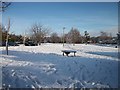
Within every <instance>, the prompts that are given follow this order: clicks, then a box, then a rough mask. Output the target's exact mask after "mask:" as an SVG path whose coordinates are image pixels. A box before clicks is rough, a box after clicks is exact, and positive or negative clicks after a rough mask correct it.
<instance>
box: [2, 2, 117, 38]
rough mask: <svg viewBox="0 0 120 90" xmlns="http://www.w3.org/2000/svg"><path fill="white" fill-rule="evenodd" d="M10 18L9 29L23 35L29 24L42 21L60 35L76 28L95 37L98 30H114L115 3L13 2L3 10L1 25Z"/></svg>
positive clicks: (115, 17)
mask: <svg viewBox="0 0 120 90" xmlns="http://www.w3.org/2000/svg"><path fill="white" fill-rule="evenodd" d="M8 17H10V18H11V24H12V26H11V32H14V33H15V34H23V33H24V32H25V30H26V31H28V30H29V28H30V27H31V25H32V24H34V23H41V24H42V25H44V26H46V27H49V28H50V29H51V32H57V33H58V34H59V35H62V28H63V27H66V29H65V33H67V32H68V31H69V30H70V29H71V28H72V27H74V28H78V29H79V31H80V33H81V34H82V35H83V33H84V31H85V30H87V31H88V32H89V33H90V34H91V35H93V36H97V35H99V33H100V31H107V32H111V33H112V34H113V35H114V34H115V33H117V27H118V6H117V3H116V2H101V3H100V2H99V3H97V2H13V3H12V4H11V6H10V7H9V8H8V9H7V11H6V12H3V14H2V18H3V24H4V25H6V24H7V19H8Z"/></svg>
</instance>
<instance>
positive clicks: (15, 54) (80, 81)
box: [0, 43, 118, 88]
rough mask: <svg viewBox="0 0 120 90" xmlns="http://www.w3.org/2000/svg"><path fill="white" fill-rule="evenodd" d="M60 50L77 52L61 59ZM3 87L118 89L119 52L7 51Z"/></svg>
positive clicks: (49, 47)
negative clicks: (74, 55)
mask: <svg viewBox="0 0 120 90" xmlns="http://www.w3.org/2000/svg"><path fill="white" fill-rule="evenodd" d="M61 50H76V51H77V53H76V57H73V53H71V54H70V55H69V57H67V56H62V52H61ZM0 51H2V54H1V55H0V60H2V62H1V63H0V65H2V85H3V87H11V88H41V87H42V88H51V87H53V88H62V87H63V88H65V87H67V88H72V87H78V88H117V86H118V49H117V48H114V47H105V46H97V45H85V44H76V45H75V46H73V45H71V44H65V46H64V47H63V46H62V44H49V43H46V44H42V45H40V46H23V45H21V46H15V47H14V46H11V47H9V55H8V56H7V55H6V51H5V47H0Z"/></svg>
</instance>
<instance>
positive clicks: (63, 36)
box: [63, 27, 65, 47]
mask: <svg viewBox="0 0 120 90" xmlns="http://www.w3.org/2000/svg"><path fill="white" fill-rule="evenodd" d="M64 30H65V27H63V47H64Z"/></svg>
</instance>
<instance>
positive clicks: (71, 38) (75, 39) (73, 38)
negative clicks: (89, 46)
mask: <svg viewBox="0 0 120 90" xmlns="http://www.w3.org/2000/svg"><path fill="white" fill-rule="evenodd" d="M67 41H68V42H71V43H73V45H75V43H79V42H80V32H79V31H78V29H76V28H75V29H74V28H72V29H71V30H70V32H68V34H67Z"/></svg>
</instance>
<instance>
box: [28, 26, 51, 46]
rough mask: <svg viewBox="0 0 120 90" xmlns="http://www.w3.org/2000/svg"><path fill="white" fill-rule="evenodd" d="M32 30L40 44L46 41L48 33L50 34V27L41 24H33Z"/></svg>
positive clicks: (33, 35) (35, 39) (33, 36)
mask: <svg viewBox="0 0 120 90" xmlns="http://www.w3.org/2000/svg"><path fill="white" fill-rule="evenodd" d="M30 31H31V35H32V38H33V40H34V41H36V43H38V44H39V45H40V44H41V43H42V41H44V39H45V37H46V35H47V34H49V29H48V28H46V27H44V26H43V25H41V24H33V25H32V27H31V29H30Z"/></svg>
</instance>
